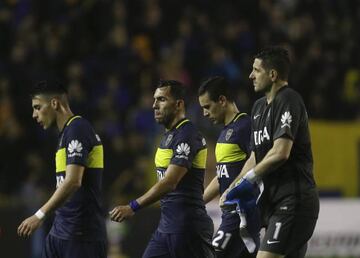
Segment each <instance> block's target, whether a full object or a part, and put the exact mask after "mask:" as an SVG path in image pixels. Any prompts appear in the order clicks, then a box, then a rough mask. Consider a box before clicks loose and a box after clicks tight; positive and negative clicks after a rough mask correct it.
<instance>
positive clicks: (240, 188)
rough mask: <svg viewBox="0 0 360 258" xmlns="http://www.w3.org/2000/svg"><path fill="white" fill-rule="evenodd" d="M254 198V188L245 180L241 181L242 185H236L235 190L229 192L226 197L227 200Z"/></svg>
mask: <svg viewBox="0 0 360 258" xmlns="http://www.w3.org/2000/svg"><path fill="white" fill-rule="evenodd" d="M253 197H254V186H253V184H252V183H250V182H249V181H248V180H246V179H245V178H241V179H240V183H239V184H238V185H236V186H235V187H234V188H233V189H231V190H230V192H228V194H227V195H226V200H225V201H229V200H233V199H251V198H253Z"/></svg>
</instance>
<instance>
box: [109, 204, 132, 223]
mask: <svg viewBox="0 0 360 258" xmlns="http://www.w3.org/2000/svg"><path fill="white" fill-rule="evenodd" d="M109 214H110V219H111V220H112V221H116V222H122V221H123V220H124V219H128V218H130V217H132V216H134V214H135V212H134V211H133V210H132V209H131V207H130V205H119V206H116V207H115V208H114V209H112V211H110V212H109Z"/></svg>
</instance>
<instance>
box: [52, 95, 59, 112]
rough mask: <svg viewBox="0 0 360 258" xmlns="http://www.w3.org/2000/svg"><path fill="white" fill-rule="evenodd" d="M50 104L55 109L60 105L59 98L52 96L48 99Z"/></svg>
mask: <svg viewBox="0 0 360 258" xmlns="http://www.w3.org/2000/svg"><path fill="white" fill-rule="evenodd" d="M50 105H51V107H52V108H53V109H54V110H57V109H58V108H59V106H60V102H59V100H58V99H57V98H52V99H51V100H50Z"/></svg>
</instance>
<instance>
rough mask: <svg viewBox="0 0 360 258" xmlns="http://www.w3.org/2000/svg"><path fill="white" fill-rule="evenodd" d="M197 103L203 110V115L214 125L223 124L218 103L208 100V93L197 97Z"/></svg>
mask: <svg viewBox="0 0 360 258" xmlns="http://www.w3.org/2000/svg"><path fill="white" fill-rule="evenodd" d="M199 103H200V106H201V108H202V110H203V115H204V116H205V117H207V118H209V119H210V121H211V122H213V123H214V124H223V123H224V119H225V116H224V112H223V107H222V105H221V103H220V101H216V102H215V101H213V100H211V99H210V96H209V93H208V92H205V93H204V94H203V95H201V96H199Z"/></svg>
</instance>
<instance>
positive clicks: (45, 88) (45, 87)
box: [30, 80, 68, 98]
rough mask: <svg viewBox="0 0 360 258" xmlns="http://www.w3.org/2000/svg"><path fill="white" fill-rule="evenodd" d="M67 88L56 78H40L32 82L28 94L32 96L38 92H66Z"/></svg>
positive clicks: (38, 93) (60, 93)
mask: <svg viewBox="0 0 360 258" xmlns="http://www.w3.org/2000/svg"><path fill="white" fill-rule="evenodd" d="M67 93H68V92H67V89H66V88H65V87H64V85H63V84H62V83H61V82H60V81H58V80H42V81H38V82H36V83H35V84H34V86H33V87H32V89H31V90H30V96H31V97H32V98H33V97H35V96H36V95H40V94H56V95H57V94H59V95H62V94H67Z"/></svg>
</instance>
